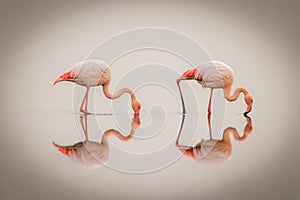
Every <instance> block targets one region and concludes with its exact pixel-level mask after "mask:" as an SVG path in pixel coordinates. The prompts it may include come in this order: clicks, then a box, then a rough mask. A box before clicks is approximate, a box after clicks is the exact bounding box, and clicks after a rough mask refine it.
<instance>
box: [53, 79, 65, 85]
mask: <svg viewBox="0 0 300 200" xmlns="http://www.w3.org/2000/svg"><path fill="white" fill-rule="evenodd" d="M63 80H64V79H62V78H58V79H56V80H55V81H54V83H53V85H55V84H56V83H58V82H60V81H63Z"/></svg>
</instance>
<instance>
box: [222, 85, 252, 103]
mask: <svg viewBox="0 0 300 200" xmlns="http://www.w3.org/2000/svg"><path fill="white" fill-rule="evenodd" d="M230 90H231V87H225V88H224V94H225V98H226V99H227V100H228V101H235V100H237V98H238V97H239V95H240V93H244V95H247V94H248V93H249V92H248V90H247V89H246V88H244V87H238V88H237V89H236V90H235V91H234V93H233V95H231V94H230Z"/></svg>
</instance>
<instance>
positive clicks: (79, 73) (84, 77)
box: [54, 59, 141, 114]
mask: <svg viewBox="0 0 300 200" xmlns="http://www.w3.org/2000/svg"><path fill="white" fill-rule="evenodd" d="M61 81H71V82H74V83H76V84H78V85H81V86H84V87H86V92H85V95H84V98H83V100H82V103H81V106H80V111H81V112H83V113H86V114H89V112H88V96H89V88H90V87H95V86H100V85H102V86H103V92H104V95H105V96H106V97H107V98H109V99H115V98H118V97H120V96H121V95H123V94H124V93H129V94H130V96H131V100H132V109H133V110H134V114H139V112H140V109H141V104H140V102H139V101H138V100H137V99H136V96H135V94H134V92H133V91H132V90H131V89H129V88H122V89H121V90H119V91H118V92H116V93H115V94H113V93H112V92H111V91H110V89H109V86H110V81H111V73H110V69H109V67H108V65H107V64H106V63H105V62H104V61H101V60H95V59H89V60H84V61H82V62H79V63H77V64H75V65H74V66H73V67H72V68H71V69H70V70H69V71H67V72H66V73H64V74H63V75H61V76H60V77H59V78H58V79H56V81H55V82H54V85H55V84H56V83H58V82H61Z"/></svg>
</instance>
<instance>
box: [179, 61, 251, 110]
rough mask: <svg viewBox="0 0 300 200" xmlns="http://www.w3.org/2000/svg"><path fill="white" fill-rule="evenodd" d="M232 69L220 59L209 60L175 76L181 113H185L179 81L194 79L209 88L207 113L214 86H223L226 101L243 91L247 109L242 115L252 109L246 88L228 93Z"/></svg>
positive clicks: (239, 88)
mask: <svg viewBox="0 0 300 200" xmlns="http://www.w3.org/2000/svg"><path fill="white" fill-rule="evenodd" d="M233 77H234V74H233V71H232V69H231V68H230V67H229V66H228V65H226V64H224V63H223V62H220V61H209V62H205V63H202V64H200V65H199V66H198V67H196V68H194V69H191V70H187V71H186V72H184V73H183V74H182V75H181V76H180V77H179V78H177V80H176V82H177V86H178V89H179V93H180V96H181V102H182V109H183V114H185V112H186V111H185V106H184V100H183V96H182V91H181V88H180V81H182V80H196V81H198V83H199V84H201V85H202V87H207V88H210V89H211V90H210V97H209V103H208V109H207V111H208V113H211V100H212V94H213V89H214V88H223V90H224V97H225V99H226V100H227V101H230V102H232V101H235V100H236V99H237V98H238V97H239V94H240V93H244V100H245V103H246V104H247V109H246V111H245V112H244V115H247V114H248V113H249V112H250V111H251V110H252V104H253V101H254V100H253V97H252V95H251V94H250V93H249V92H248V90H247V89H246V88H244V87H238V88H237V89H236V90H235V91H234V93H233V95H231V94H230V91H231V89H232V84H233Z"/></svg>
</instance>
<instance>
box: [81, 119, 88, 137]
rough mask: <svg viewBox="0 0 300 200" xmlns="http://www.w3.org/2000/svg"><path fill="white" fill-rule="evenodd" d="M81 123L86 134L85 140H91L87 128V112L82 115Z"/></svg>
mask: <svg viewBox="0 0 300 200" xmlns="http://www.w3.org/2000/svg"><path fill="white" fill-rule="evenodd" d="M83 118H84V121H83ZM80 124H81V127H82V130H83V133H84V136H85V140H86V141H87V140H89V137H88V130H87V116H86V114H85V115H81V116H80Z"/></svg>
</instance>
